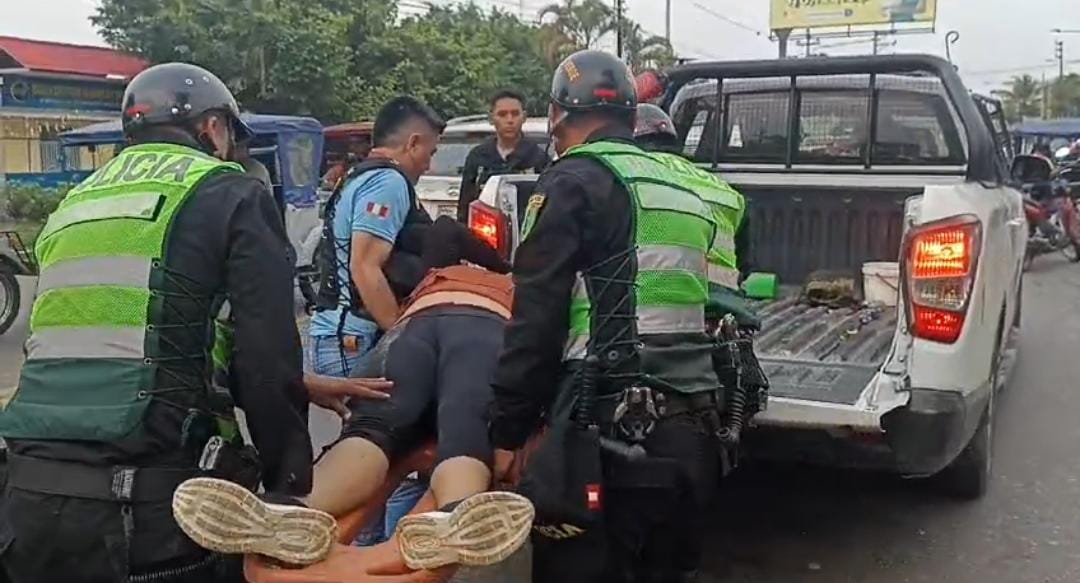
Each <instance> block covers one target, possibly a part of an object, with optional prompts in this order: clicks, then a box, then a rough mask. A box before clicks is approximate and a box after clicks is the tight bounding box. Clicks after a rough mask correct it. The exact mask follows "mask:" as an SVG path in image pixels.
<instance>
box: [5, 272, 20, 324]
mask: <svg viewBox="0 0 1080 583" xmlns="http://www.w3.org/2000/svg"><path fill="white" fill-rule="evenodd" d="M21 301H22V293H21V291H20V290H19V280H18V279H16V278H15V272H14V271H12V270H11V268H10V267H8V266H6V265H0V334H3V333H4V332H7V331H8V328H11V325H12V324H14V323H15V318H17V317H18V316H19V303H20V302H21Z"/></svg>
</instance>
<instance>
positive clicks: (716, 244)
mask: <svg viewBox="0 0 1080 583" xmlns="http://www.w3.org/2000/svg"><path fill="white" fill-rule="evenodd" d="M654 155H655V156H656V159H657V160H658V161H660V162H661V163H663V164H664V165H665V166H667V167H668V168H669V169H670V170H671V171H672V172H674V173H675V174H676V175H677V176H678V180H679V182H680V183H681V184H683V185H685V186H686V187H688V188H690V189H691V190H693V191H694V193H695V194H697V195H698V196H700V197H701V199H702V200H704V201H705V203H706V204H708V205H709V209H710V210H711V211H712V216H713V220H714V221H716V235H715V238H714V239H713V243H712V247H711V248H710V249H709V256H708V261H709V283H711V284H714V285H719V286H722V287H725V288H727V289H730V290H738V289H739V262H738V259H737V257H736V255H735V233H736V232H737V231H738V230H739V225H741V224H742V221H743V215H744V214H745V213H746V199H744V198H743V195H742V194H740V193H739V191H737V190H735V189H734V188H732V187H731V186H730V185H729V184H728V183H726V182H724V181H723V180H721V179H720V178H719V177H718V176H716V175H715V174H712V173H710V172H706V171H705V170H702V169H701V168H698V167H697V165H695V164H694V163H693V162H691V161H689V160H687V159H686V158H683V157H682V156H679V155H678V154H669V153H666V152H655V153H654Z"/></svg>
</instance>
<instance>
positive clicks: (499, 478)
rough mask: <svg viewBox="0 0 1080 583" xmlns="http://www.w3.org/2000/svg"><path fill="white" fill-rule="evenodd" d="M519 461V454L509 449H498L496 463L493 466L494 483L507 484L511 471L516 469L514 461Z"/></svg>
mask: <svg viewBox="0 0 1080 583" xmlns="http://www.w3.org/2000/svg"><path fill="white" fill-rule="evenodd" d="M515 459H517V452H516V451H512V450H509V449H496V450H495V461H494V463H493V464H492V468H491V473H492V477H493V478H494V482H496V483H502V482H506V481H507V478H508V477H509V475H510V470H511V469H513V467H514V460H515Z"/></svg>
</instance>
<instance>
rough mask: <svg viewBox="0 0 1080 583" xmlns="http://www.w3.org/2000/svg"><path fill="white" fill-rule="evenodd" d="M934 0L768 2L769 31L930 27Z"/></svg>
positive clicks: (935, 6)
mask: <svg viewBox="0 0 1080 583" xmlns="http://www.w3.org/2000/svg"><path fill="white" fill-rule="evenodd" d="M936 17H937V0H772V11H771V15H770V26H771V28H772V29H773V30H782V29H792V28H819V27H830V26H832V27H836V26H860V25H873V24H892V23H903V22H926V23H933V22H934V20H935V19H936Z"/></svg>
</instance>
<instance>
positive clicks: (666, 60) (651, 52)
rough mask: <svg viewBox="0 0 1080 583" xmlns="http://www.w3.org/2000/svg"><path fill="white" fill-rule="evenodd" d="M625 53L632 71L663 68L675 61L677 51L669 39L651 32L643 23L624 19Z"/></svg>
mask: <svg viewBox="0 0 1080 583" xmlns="http://www.w3.org/2000/svg"><path fill="white" fill-rule="evenodd" d="M622 29H623V35H622V36H623V55H624V56H625V57H626V63H627V64H628V65H630V70H631V71H635V72H636V71H641V70H642V69H648V68H656V69H662V68H664V67H668V66H670V65H671V64H673V63H674V62H675V52H674V51H673V50H672V49H671V45H670V44H669V43H668V41H667V39H666V38H664V37H662V36H657V35H654V34H649V33H648V32H646V31H645V29H643V28H641V25H640V24H638V23H636V22H634V21H632V20H629V19H624V20H623V25H622Z"/></svg>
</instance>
